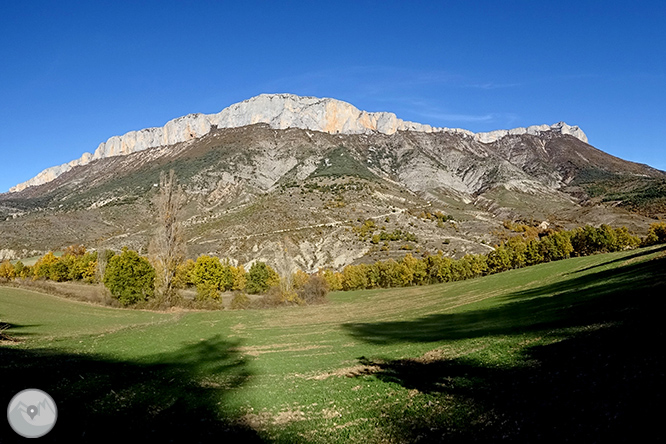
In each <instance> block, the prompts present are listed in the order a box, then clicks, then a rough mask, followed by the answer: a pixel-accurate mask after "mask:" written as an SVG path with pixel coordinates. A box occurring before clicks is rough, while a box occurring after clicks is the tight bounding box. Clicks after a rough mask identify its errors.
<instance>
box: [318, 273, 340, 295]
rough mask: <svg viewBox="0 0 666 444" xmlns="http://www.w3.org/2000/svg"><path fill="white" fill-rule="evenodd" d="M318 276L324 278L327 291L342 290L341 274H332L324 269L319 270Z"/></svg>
mask: <svg viewBox="0 0 666 444" xmlns="http://www.w3.org/2000/svg"><path fill="white" fill-rule="evenodd" d="M318 274H319V275H320V276H321V277H323V278H324V280H325V281H326V284H327V285H328V288H329V290H331V291H339V290H342V273H337V272H334V271H333V270H329V269H328V268H325V269H323V270H321V269H320V270H319V272H318Z"/></svg>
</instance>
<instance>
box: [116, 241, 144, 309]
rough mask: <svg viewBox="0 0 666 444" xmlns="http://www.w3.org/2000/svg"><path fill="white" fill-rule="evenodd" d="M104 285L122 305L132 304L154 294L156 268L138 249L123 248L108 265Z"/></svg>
mask: <svg viewBox="0 0 666 444" xmlns="http://www.w3.org/2000/svg"><path fill="white" fill-rule="evenodd" d="M104 285H105V286H106V288H108V289H109V291H110V292H111V295H112V296H113V297H114V298H116V299H117V300H118V302H120V303H121V304H122V305H125V306H127V305H131V304H135V303H137V302H139V301H144V300H146V299H148V298H151V297H153V296H154V293H155V269H154V268H153V266H152V265H150V262H148V260H147V259H146V258H144V257H141V256H139V254H138V253H137V252H136V251H132V250H128V249H126V248H125V249H123V251H122V253H121V254H119V255H116V256H113V257H112V258H111V259H110V260H109V263H108V264H107V265H106V272H105V273H104Z"/></svg>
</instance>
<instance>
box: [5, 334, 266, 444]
mask: <svg viewBox="0 0 666 444" xmlns="http://www.w3.org/2000/svg"><path fill="white" fill-rule="evenodd" d="M237 346H238V344H236V343H228V342H226V341H223V340H221V339H220V338H219V337H215V338H212V339H209V340H207V341H201V342H198V343H196V344H192V345H186V346H184V347H183V348H181V349H179V350H177V351H176V352H173V353H170V354H165V355H160V356H159V357H157V358H155V362H149V363H136V362H124V361H119V360H114V359H110V358H105V357H100V356H90V355H84V354H76V353H66V352H62V351H58V350H45V349H36V350H30V349H18V348H13V347H9V348H8V347H5V348H0V395H1V396H0V400H2V402H4V403H5V404H6V405H8V404H9V401H10V399H11V398H12V397H13V396H14V395H15V394H16V393H17V392H19V391H20V390H23V389H26V388H39V389H41V390H44V391H46V392H47V393H49V394H50V395H51V396H52V397H53V399H54V400H55V402H56V404H57V408H58V419H57V422H56V425H55V427H54V428H53V430H52V431H51V432H50V433H49V434H47V435H45V436H44V437H42V438H41V441H40V442H58V443H61V442H67V443H70V442H109V441H110V440H117V439H131V441H129V442H135V441H138V442H153V441H155V442H188V443H189V442H211V441H225V440H227V441H228V440H232V441H243V442H260V439H259V437H258V435H257V434H256V433H255V432H254V431H253V430H251V429H249V428H248V427H245V426H243V425H242V424H240V423H238V422H235V421H234V420H233V419H232V418H228V417H225V414H224V406H225V398H226V397H227V396H228V395H229V394H230V393H231V392H233V391H235V390H239V389H241V387H242V385H243V384H244V383H245V381H246V380H247V378H248V377H249V376H250V374H249V372H248V370H247V368H246V364H245V362H244V361H243V360H242V358H240V357H239V356H238V354H237V352H236V351H234V348H235V347H237ZM2 422H3V424H2V428H0V442H3V443H5V442H19V441H21V442H22V438H20V437H19V436H18V435H17V434H15V433H14V432H13V431H12V430H11V429H10V427H9V425H8V422H7V421H2ZM145 440H150V441H145Z"/></svg>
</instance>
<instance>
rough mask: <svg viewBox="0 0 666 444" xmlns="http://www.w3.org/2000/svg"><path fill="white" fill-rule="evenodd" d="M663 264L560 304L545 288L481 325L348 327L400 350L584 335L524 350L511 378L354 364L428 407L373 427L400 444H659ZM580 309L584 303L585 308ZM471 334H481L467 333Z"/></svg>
mask: <svg viewBox="0 0 666 444" xmlns="http://www.w3.org/2000/svg"><path fill="white" fill-rule="evenodd" d="M665 264H666V260H665V259H663V258H661V259H655V260H651V261H648V262H644V263H640V264H631V265H627V266H624V267H621V268H620V269H617V270H615V272H614V273H613V276H619V277H620V279H614V280H613V281H612V283H606V282H604V278H605V277H607V276H608V274H607V273H606V272H599V273H596V274H594V275H587V276H583V277H580V278H575V279H572V280H570V281H568V282H569V284H568V285H567V286H564V287H563V286H562V285H561V284H557V285H556V286H555V287H557V291H558V292H564V293H563V294H564V296H560V295H558V296H552V294H553V293H554V292H553V289H552V287H553V286H543V287H541V289H536V290H533V291H531V292H529V293H522V295H523V296H524V297H529V298H532V299H527V300H524V301H518V302H511V303H509V304H507V306H505V307H500V308H496V309H490V310H487V313H485V314H484V313H481V312H478V313H473V314H469V313H460V314H451V315H437V316H430V317H427V318H425V319H419V320H416V321H413V322H411V323H386V324H387V325H382V324H381V323H378V324H373V325H368V324H365V325H363V326H349V327H348V328H349V329H350V332H351V333H352V334H353V335H354V336H356V337H361V338H363V337H366V335H372V334H374V336H369V338H368V341H369V342H377V340H378V339H383V341H384V342H383V343H399V342H400V341H401V339H400V338H401V337H402V341H403V342H414V341H421V342H429V341H435V340H445V339H458V338H465V337H480V336H484V335H487V336H490V335H495V334H511V333H520V332H523V331H525V330H529V329H540V328H543V327H545V326H548V327H569V326H574V325H575V326H579V327H585V328H580V329H577V330H576V331H577V333H562V337H561V340H560V341H559V342H556V343H553V344H549V345H539V346H532V347H525V348H524V349H523V352H522V359H521V360H520V364H519V365H515V366H513V367H493V366H492V365H488V364H486V363H483V362H479V361H478V360H474V359H471V358H465V357H463V358H456V359H448V360H430V361H429V360H425V359H401V360H389V361H387V360H382V359H379V358H376V359H367V358H361V359H359V361H360V363H361V364H363V365H366V366H376V367H375V368H378V369H379V370H378V371H377V372H374V373H373V374H374V377H376V378H378V379H379V380H381V381H384V382H387V383H396V384H399V385H401V386H403V387H405V388H407V389H410V390H415V391H418V392H417V393H421V396H422V402H425V401H426V400H427V402H428V404H421V405H420V406H417V405H414V403H415V402H416V400H417V399H418V397H416V398H414V400H412V401H410V402H412V405H411V406H410V404H407V405H405V404H402V405H393V406H387V407H385V408H383V409H380V411H379V412H378V415H380V416H381V415H383V416H384V417H385V418H387V421H385V424H386V430H385V433H386V434H387V435H389V436H391V437H392V439H394V440H396V441H399V442H498V441H502V442H558V443H560V442H586V443H590V442H655V441H658V440H659V439H661V438H660V436H662V431H661V406H662V405H663V401H664V387H663V381H664V352H663V340H664V333H663V327H662V320H663V313H664V295H666V280H665V279H664V277H665V270H664V265H665ZM594 276H596V279H597V280H598V282H596V283H595V282H594V279H595V277H594ZM579 279H582V280H583V281H580V280H579ZM623 281H624V282H625V283H624V284H621V283H622V282H623ZM583 283H585V284H586V285H587V286H586V289H585V290H584V291H583V292H582V293H583V294H582V296H581V291H577V290H576V288H579V286H580V284H583ZM539 295H541V296H548V295H550V296H551V297H550V298H548V299H553V298H555V299H554V301H556V302H553V303H552V304H551V303H549V304H546V305H544V304H543V303H542V302H540V301H539V299H534V298H537V297H538V296H539ZM514 296H516V295H514ZM577 298H578V299H580V298H582V299H584V302H582V303H580V304H578V303H577ZM517 304H520V305H517ZM542 310H545V312H544V311H542ZM477 318H480V319H485V320H484V321H478V322H477V320H476V319H477ZM424 320H425V321H428V322H427V323H426V324H425V325H424ZM435 321H438V322H440V323H441V324H444V325H439V326H438V325H437V324H436V322H435ZM466 322H471V323H472V324H475V323H476V326H472V327H466V326H465V323H466ZM600 322H601V324H600ZM373 330H375V331H374V333H373ZM415 330H416V331H415ZM419 331H420V333H419Z"/></svg>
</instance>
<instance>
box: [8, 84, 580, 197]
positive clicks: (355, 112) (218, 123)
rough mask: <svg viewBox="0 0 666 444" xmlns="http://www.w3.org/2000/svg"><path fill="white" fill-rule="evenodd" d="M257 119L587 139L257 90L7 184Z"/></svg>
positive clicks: (280, 125) (294, 124) (558, 127)
mask: <svg viewBox="0 0 666 444" xmlns="http://www.w3.org/2000/svg"><path fill="white" fill-rule="evenodd" d="M256 123H264V124H268V125H269V126H270V127H271V128H274V129H286V128H301V129H306V130H312V131H322V132H326V133H330V134H363V133H372V132H378V133H382V134H394V133H395V132H397V131H416V132H426V133H431V132H450V133H454V134H462V135H464V136H467V137H470V138H473V139H474V140H476V141H478V142H481V143H493V142H495V141H497V140H499V139H501V138H503V137H506V136H511V135H522V134H531V135H539V134H540V133H542V132H547V131H556V132H559V133H562V134H568V135H571V136H573V137H576V138H578V139H579V140H582V141H583V142H586V143H587V137H586V136H585V133H583V131H582V130H581V129H580V128H578V127H577V126H569V125H567V124H566V123H564V122H560V123H556V124H554V125H550V126H548V125H535V126H530V127H527V128H515V129H511V130H497V131H491V132H485V133H473V132H471V131H468V130H464V129H459V128H437V127H432V126H430V125H425V124H421V123H415V122H408V121H405V120H402V119H399V118H398V117H396V115H395V114H393V113H388V112H367V111H361V110H359V109H358V108H356V107H355V106H353V105H351V104H349V103H346V102H342V101H340V100H336V99H329V98H317V97H301V96H296V95H293V94H262V95H259V96H256V97H253V98H251V99H248V100H245V101H243V102H240V103H236V104H234V105H231V106H229V107H228V108H225V109H223V110H222V111H220V112H219V113H217V114H189V115H187V116H183V117H179V118H177V119H174V120H171V121H169V122H167V124H166V125H164V126H163V127H160V128H146V129H143V130H140V131H130V132H128V133H126V134H123V135H122V136H113V137H111V138H110V139H109V140H107V141H106V142H103V143H101V144H100V145H99V146H98V147H97V149H96V150H95V152H94V153H92V154H91V153H84V154H83V155H82V156H81V158H79V159H75V160H72V161H71V162H68V163H65V164H62V165H58V166H54V167H51V168H47V169H45V170H44V171H42V172H41V173H39V174H38V175H37V176H35V177H33V178H32V179H30V180H28V181H26V182H23V183H20V184H18V185H16V186H15V187H13V188H11V189H10V191H11V192H15V191H21V190H23V189H25V188H27V187H29V186H33V185H41V184H43V183H46V182H50V181H52V180H53V179H55V178H56V177H58V176H59V175H61V174H63V173H65V172H66V171H69V170H70V169H72V168H74V167H75V166H78V165H86V164H88V163H90V162H91V161H93V160H97V159H102V158H106V157H113V156H122V155H126V154H130V153H134V152H137V151H142V150H146V149H148V148H154V147H158V146H169V145H174V144H176V143H180V142H186V141H188V140H192V139H196V138H199V137H202V136H204V135H206V134H208V133H209V132H210V131H211V129H212V128H214V127H217V128H237V127H242V126H247V125H253V124H256Z"/></svg>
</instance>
